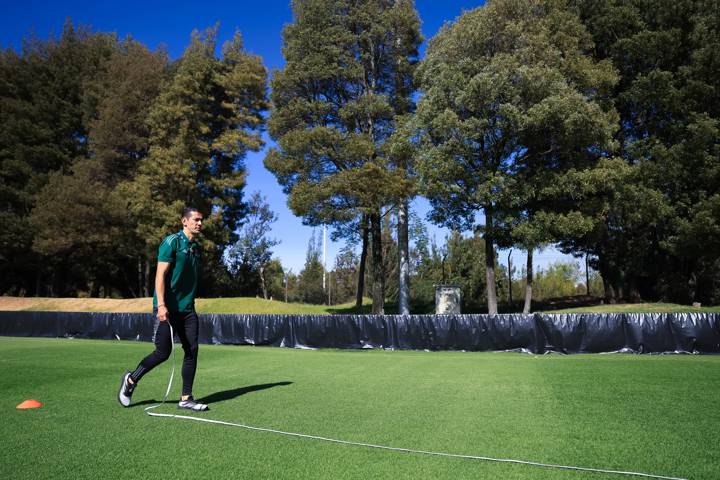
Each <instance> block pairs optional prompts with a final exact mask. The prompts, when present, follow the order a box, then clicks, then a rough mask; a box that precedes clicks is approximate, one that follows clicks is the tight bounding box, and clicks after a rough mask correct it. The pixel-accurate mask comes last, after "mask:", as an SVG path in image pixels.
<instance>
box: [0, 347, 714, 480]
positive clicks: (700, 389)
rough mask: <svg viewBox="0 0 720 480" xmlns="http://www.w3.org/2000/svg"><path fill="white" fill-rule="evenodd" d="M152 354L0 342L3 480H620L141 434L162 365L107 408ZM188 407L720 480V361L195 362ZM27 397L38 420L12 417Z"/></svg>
mask: <svg viewBox="0 0 720 480" xmlns="http://www.w3.org/2000/svg"><path fill="white" fill-rule="evenodd" d="M150 349H151V345H150V344H149V343H139V342H138V343H136V342H129V341H128V342H115V341H113V342H110V341H94V340H66V339H37V338H30V339H28V338H7V337H0V371H2V376H0V409H2V412H3V413H2V416H1V417H0V425H1V426H0V429H1V431H2V433H3V435H2V438H3V440H4V442H3V448H2V449H0V476H1V478H12V479H33V480H36V479H43V478H73V479H85V478H87V479H97V478H148V479H149V478H188V479H216V478H228V479H229V478H248V479H263V478H267V479H275V478H290V479H298V478H307V479H315V478H323V479H338V478H343V479H345V478H357V479H368V478H372V479H376V478H379V479H417V478H452V479H456V478H486V479H491V478H501V479H503V480H511V479H578V480H579V479H585V478H588V479H598V480H601V479H613V478H627V477H618V476H613V475H603V474H590V473H576V472H568V471H559V470H544V469H538V468H535V467H529V466H518V465H505V464H497V463H487V462H480V461H472V460H462V459H450V458H438V457H429V456H420V455H415V454H407V453H395V452H384V451H377V450H369V449H365V448H359V447H350V446H342V445H334V444H327V443H321V442H318V441H314V440H306V439H298V438H289V437H283V436H278V435H274V434H268V433H258V432H251V431H247V430H243V429H239V428H232V427H223V426H217V425H208V424H200V423H194V422H187V421H179V420H172V419H162V418H151V417H148V416H145V415H144V414H143V410H142V407H143V406H146V405H148V404H149V402H152V401H154V400H159V399H160V398H161V396H162V393H163V392H164V389H165V386H166V382H167V377H168V373H169V368H168V366H167V364H166V365H163V366H161V367H158V369H156V370H155V371H153V372H151V373H150V374H148V376H146V377H145V379H144V380H143V381H142V383H141V384H140V386H139V387H138V389H137V390H136V393H135V397H134V401H135V402H137V403H138V405H137V406H133V407H131V408H122V407H120V405H119V404H118V403H117V400H116V398H115V395H116V388H117V384H118V381H119V377H120V374H121V372H122V371H123V369H126V368H130V367H134V364H135V363H136V362H137V361H138V360H139V359H140V358H141V357H142V356H144V355H145V354H147V353H149V351H150ZM178 361H179V359H178ZM178 392H179V387H178V386H177V384H176V388H175V390H174V392H173V394H172V395H171V396H172V399H173V400H177V398H178ZM195 394H196V397H199V398H203V397H205V398H207V400H208V401H209V402H210V407H211V411H210V412H207V413H206V414H205V416H206V417H207V418H212V419H218V420H225V421H230V422H240V423H247V424H251V425H255V426H262V427H269V428H275V429H282V430H289V431H294V432H305V433H310V434H315V435H322V436H328V437H335V438H340V439H346V440H353V441H360V442H370V443H377V444H387V445H392V446H398V447H407V448H414V449H423V450H434V451H444V452H452V453H461V454H471V455H485V456H495V457H511V458H518V459H526V460H534V461H540V462H549V463H561V464H567V465H580V466H589V467H601V468H603V467H604V468H610V469H622V470H633V471H640V472H647V473H654V474H660V475H668V476H679V477H686V478H692V479H711V478H718V472H720V452H719V451H718V445H720V428H718V427H719V426H720V408H718V398H720V356H675V355H668V356H633V355H574V356H561V355H545V356H534V355H527V354H518V353H467V352H414V351H394V352H391V351H338V350H318V351H308V350H293V349H281V348H268V347H233V346H209V345H202V346H201V350H200V364H199V369H198V375H197V381H196V388H195ZM27 398H34V399H36V400H39V401H41V402H44V403H45V406H44V407H42V408H41V409H38V410H28V411H22V410H16V409H15V406H16V405H17V404H19V403H20V402H21V401H22V400H24V399H27ZM160 411H163V412H175V411H176V410H175V408H174V406H172V405H168V406H163V407H162V408H161V409H160Z"/></svg>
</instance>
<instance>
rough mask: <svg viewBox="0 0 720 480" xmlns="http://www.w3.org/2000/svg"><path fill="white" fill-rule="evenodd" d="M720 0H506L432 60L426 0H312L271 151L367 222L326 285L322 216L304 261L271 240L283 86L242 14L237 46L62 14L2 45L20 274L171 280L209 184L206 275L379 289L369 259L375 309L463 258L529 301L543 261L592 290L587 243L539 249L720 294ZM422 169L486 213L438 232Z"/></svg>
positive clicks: (140, 282)
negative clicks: (248, 159) (170, 46)
mask: <svg viewBox="0 0 720 480" xmlns="http://www.w3.org/2000/svg"><path fill="white" fill-rule="evenodd" d="M713 7H714V4H713V3H712V2H707V1H706V0H684V1H680V2H671V1H670V0H662V1H661V2H660V3H657V2H656V3H655V4H653V5H652V8H648V5H647V2H645V1H643V0H607V1H603V2H585V1H577V0H493V1H490V2H488V3H487V4H486V5H485V6H483V7H481V8H478V9H475V10H472V11H469V12H466V13H464V14H463V15H461V16H460V17H459V18H458V19H457V21H455V22H454V23H451V24H449V25H447V26H446V27H444V28H443V29H442V30H441V31H440V33H439V34H438V35H437V36H436V37H435V38H434V39H432V40H431V42H430V46H429V48H428V50H427V56H426V58H425V59H424V60H423V62H422V65H421V66H420V68H419V69H418V70H417V71H416V69H415V63H416V61H417V60H418V53H417V49H418V45H419V43H420V41H421V37H420V33H419V19H418V16H417V12H416V11H415V9H414V5H413V3H412V1H410V0H398V1H391V0H363V1H355V0H352V1H351V0H299V1H297V2H293V14H294V18H293V22H292V23H291V24H289V25H288V26H287V27H286V28H285V30H284V32H283V42H284V44H283V53H284V55H285V58H286V60H287V62H286V64H285V66H284V67H283V68H282V69H281V70H280V71H278V72H276V74H275V75H274V77H273V81H272V101H273V108H272V113H271V115H270V119H269V128H270V133H271V135H272V136H273V138H275V139H276V140H277V147H276V148H274V149H271V150H270V151H269V153H268V155H267V157H266V159H265V165H266V166H267V168H269V169H270V170H271V171H272V172H273V173H274V174H275V175H276V177H277V179H278V181H279V182H280V184H281V185H282V186H283V188H284V189H285V192H286V193H287V194H288V196H289V197H288V200H289V205H290V207H291V209H292V210H293V212H295V213H296V214H298V215H300V216H302V217H303V221H304V222H305V223H306V224H308V225H317V226H319V225H321V224H326V225H328V226H330V227H331V229H332V230H333V236H334V237H335V238H342V239H344V240H346V241H347V242H348V244H349V245H357V246H358V247H359V248H358V252H357V255H355V254H354V253H352V252H351V251H345V252H343V254H342V255H341V256H340V257H338V259H337V261H336V265H335V267H334V269H333V271H332V272H328V277H327V285H329V288H330V291H329V292H328V291H324V292H323V291H312V289H313V288H320V290H322V273H323V272H322V265H321V264H320V262H319V257H318V254H317V251H318V246H317V243H318V242H317V240H316V239H313V240H312V242H311V245H312V246H311V248H309V250H308V263H307V264H306V266H305V268H304V269H303V271H302V272H301V274H299V275H294V274H293V273H292V272H289V271H287V272H286V271H285V270H284V269H283V268H282V265H281V264H280V263H279V261H277V260H271V259H270V256H269V253H268V252H269V251H270V248H271V247H272V245H271V244H272V242H271V241H270V243H265V244H264V245H260V244H261V243H262V239H263V238H265V239H267V237H263V236H262V235H261V234H260V233H258V232H261V231H264V232H267V228H268V225H269V224H270V223H271V220H270V217H272V215H265V216H264V217H263V213H262V211H263V208H262V207H261V206H258V208H257V209H256V210H253V207H251V206H248V205H247V203H246V201H245V199H244V198H243V190H244V187H245V180H244V177H245V169H244V164H243V159H244V157H245V155H246V153H247V152H248V151H257V150H259V149H260V148H262V140H261V137H260V132H261V129H262V127H263V122H264V120H263V116H262V113H263V111H264V110H265V109H266V108H267V102H266V96H265V93H266V72H265V69H264V67H263V66H262V63H261V61H260V59H259V58H257V57H255V56H252V55H249V54H248V53H247V52H245V51H244V49H243V47H242V41H241V38H240V36H239V34H238V35H236V36H235V38H234V39H233V40H232V41H230V42H228V43H227V44H226V46H225V47H224V48H223V50H222V54H221V55H219V56H218V55H216V54H215V50H216V34H217V29H209V30H207V31H206V32H204V33H198V32H195V33H194V34H193V37H192V40H191V44H190V46H189V47H188V49H187V50H186V51H185V53H184V54H183V56H182V57H181V58H179V59H177V60H176V61H173V62H170V61H169V60H168V58H167V55H166V54H165V53H164V52H162V51H157V52H151V51H149V50H148V49H147V48H146V47H145V46H143V45H142V44H141V43H139V42H137V41H135V40H133V39H132V38H130V37H128V38H125V39H118V38H117V37H116V36H115V35H112V34H106V33H97V32H92V31H91V30H89V29H87V28H76V27H74V26H73V25H72V24H71V23H69V22H68V24H67V25H66V26H65V28H64V30H63V32H62V34H61V36H60V37H59V38H51V39H49V40H47V41H41V40H37V39H33V40H28V41H26V42H25V44H24V46H23V49H22V51H20V52H16V51H14V50H9V49H8V50H3V51H1V52H0V219H1V220H2V221H3V225H4V228H3V229H2V231H0V294H16V295H76V294H79V295H92V296H98V295H105V296H108V295H121V296H140V295H149V294H150V290H151V288H152V276H153V272H152V268H153V265H152V262H151V260H152V259H153V257H154V255H155V250H156V248H157V243H158V242H159V241H160V239H161V238H162V237H163V236H164V235H166V234H167V233H169V232H171V231H173V230H176V229H177V228H178V221H177V220H178V217H179V214H180V208H181V207H182V206H183V205H185V204H187V203H193V204H195V205H196V206H198V207H199V208H201V209H202V210H203V211H204V213H205V214H206V216H207V223H206V231H205V235H204V236H203V242H204V244H203V247H204V253H205V259H204V261H203V269H204V270H203V272H202V275H203V282H201V286H202V291H201V294H202V295H230V294H237V293H238V290H239V283H242V284H243V285H244V286H243V287H242V288H243V289H246V290H243V292H247V294H253V293H254V294H258V295H259V294H262V295H263V296H264V297H268V298H269V297H273V298H276V299H277V298H285V296H286V292H287V297H288V299H299V298H302V299H303V300H305V301H315V302H322V303H324V302H327V301H330V302H332V303H336V302H338V301H340V299H343V300H344V299H346V298H347V297H348V291H349V288H350V286H351V285H354V288H355V298H356V303H357V304H358V306H359V305H360V304H361V303H362V298H363V292H364V290H365V288H364V284H365V279H366V277H368V276H369V278H368V282H367V283H369V284H370V285H371V286H372V287H371V294H372V296H373V311H375V312H376V313H379V312H382V311H383V309H384V301H385V299H386V298H387V299H388V300H389V301H391V302H392V301H395V300H397V301H398V304H399V310H400V312H403V313H404V312H406V311H407V307H408V299H410V300H412V302H413V304H414V305H418V304H421V303H423V302H426V301H431V299H432V298H433V295H432V293H433V292H432V289H433V285H434V284H435V283H442V282H455V283H460V284H461V287H462V289H463V299H464V303H465V306H466V308H470V309H472V310H473V311H479V310H481V309H482V308H481V307H480V305H479V303H480V302H485V303H486V306H487V310H488V311H489V312H491V313H492V312H495V311H497V303H498V298H504V294H503V292H504V289H505V288H508V287H510V286H512V287H513V291H514V292H517V291H518V290H517V288H519V287H520V286H522V287H523V288H525V289H526V302H525V308H526V310H530V306H531V305H530V300H531V298H532V295H533V294H532V285H533V284H535V293H536V295H535V296H536V297H546V296H548V295H553V294H552V293H549V292H565V291H567V292H570V291H571V290H572V289H571V288H569V287H567V286H568V285H569V275H570V274H569V273H568V270H567V269H566V268H565V267H562V268H560V267H556V266H553V267H552V268H549V269H546V270H545V271H542V272H540V273H538V275H536V276H535V275H533V270H534V269H533V251H534V250H535V249H536V248H538V247H540V246H542V245H546V244H553V243H555V244H558V245H559V246H560V247H561V248H562V249H563V251H565V252H567V253H572V254H573V255H575V256H582V257H586V256H587V257H588V258H589V263H590V264H591V265H592V266H593V268H594V269H596V270H598V271H599V272H600V273H601V274H602V277H601V279H602V282H604V285H603V288H602V290H604V292H605V294H606V295H607V297H608V299H609V300H610V301H616V300H619V299H640V298H645V299H651V300H655V299H667V300H674V301H681V302H687V303H689V302H691V301H701V302H703V303H718V302H719V301H720V273H718V272H720V241H719V240H718V238H720V220H719V219H720V173H719V172H720V140H719V139H720V120H719V118H720V117H719V115H720V93H719V92H720V84H718V81H719V80H718V75H717V71H718V66H720V61H718V55H717V52H718V51H720V33H718V30H719V28H718V27H719V25H720V14H719V13H718V9H717V8H713ZM417 87H419V88H420V92H419V93H420V95H418V92H415V91H414V89H415V88H417ZM416 99H420V103H419V106H418V108H417V111H414V104H413V103H414V100H416ZM418 194H421V195H426V196H427V197H428V198H429V199H430V201H431V205H432V207H433V211H432V213H431V220H433V221H435V222H437V223H439V224H442V225H445V226H448V227H450V228H452V229H454V230H457V231H464V232H472V234H471V235H470V236H467V233H466V234H465V235H462V234H460V233H457V232H456V233H453V234H452V235H450V236H449V237H448V239H447V240H446V241H445V243H444V244H443V245H440V246H438V245H436V244H435V243H434V241H433V242H430V241H429V240H428V238H427V235H426V233H423V231H422V230H423V229H422V228H414V227H413V220H412V219H413V217H412V212H409V211H408V209H407V204H408V202H409V200H410V199H411V198H412V197H413V195H418ZM251 203H252V202H251ZM255 203H257V204H258V205H262V203H263V201H261V200H258V201H257V202H255ZM265 206H266V204H265ZM253 212H256V213H257V217H256V218H255V219H254V220H253V219H249V220H248V221H247V222H246V223H243V219H244V218H245V216H246V215H248V213H250V214H251V217H252V215H254V213H253ZM266 213H267V212H266ZM263 218H264V220H263ZM238 235H240V237H243V238H245V239H246V240H247V242H246V244H247V245H245V244H243V242H242V241H238ZM410 239H413V240H414V243H413V242H410ZM253 242H255V243H253ZM230 245H235V246H236V247H237V248H236V250H235V253H233V254H230V255H227V256H226V252H227V248H228V246H230ZM255 246H259V250H258V252H260V253H258V254H257V255H254V254H253V255H251V254H250V253H248V252H251V251H252V250H253V249H254V247H255ZM246 247H247V248H246ZM511 247H512V248H521V249H524V250H526V251H528V253H529V254H528V264H527V265H526V267H525V272H524V274H525V277H526V278H525V279H524V280H523V281H521V282H520V283H516V284H515V285H512V284H513V282H515V281H514V280H513V279H512V278H510V279H508V278H507V277H506V275H505V272H503V271H502V267H500V266H499V265H498V262H497V259H496V249H497V248H511ZM479 249H482V250H479ZM240 252H243V253H240ZM251 253H252V252H251ZM367 257H370V258H371V262H370V264H369V265H368V266H367V268H366V266H365V264H366V261H365V259H366V258H367ZM231 258H232V259H234V262H235V263H234V264H233V263H232V262H227V261H226V260H227V259H231ZM251 258H252V260H250V259H251ZM258 258H260V260H257V261H256V259H258ZM229 264H232V265H233V268H235V267H237V269H236V270H235V274H236V275H235V277H233V274H232V271H231V269H230V268H229ZM243 265H244V266H243ZM318 265H319V269H318ZM243 268H245V269H246V270H247V272H248V273H247V275H245V276H244V277H243V276H242V275H240V276H238V275H237V272H238V271H240V270H242V269H243ZM352 272H354V275H357V277H356V280H355V281H354V282H353V281H351V280H350V275H351V274H352ZM261 273H262V274H261ZM240 277H243V278H246V279H247V281H246V282H245V281H244V280H243V281H240V280H239V278H240ZM533 277H535V278H536V281H535V282H533V281H532V280H533ZM552 279H559V280H558V281H557V282H556V283H557V285H556V286H553V287H548V286H547V285H550V284H551V283H552V281H554V280H552ZM551 280H552V281H551ZM583 281H584V282H586V283H588V282H587V280H583ZM599 281H600V277H598V276H595V277H593V278H592V279H591V282H589V283H592V284H593V288H592V290H593V291H592V292H591V293H593V294H598V293H600V292H599V291H600V290H601V289H600V288H599V286H598V285H597V282H599ZM238 282H239V283H238ZM243 282H244V283H243ZM576 283H577V282H576ZM408 284H410V285H411V288H410V289H409V290H408ZM521 284H522V285H521ZM558 285H561V286H558ZM508 289H509V288H508ZM333 292H334V293H333ZM408 292H409V293H410V295H409V296H408V295H407V293H408ZM328 293H329V294H330V295H328ZM328 297H329V299H328Z"/></svg>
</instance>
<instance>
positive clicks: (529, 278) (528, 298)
mask: <svg viewBox="0 0 720 480" xmlns="http://www.w3.org/2000/svg"><path fill="white" fill-rule="evenodd" d="M525 273H526V280H525V281H526V283H525V305H524V306H523V313H530V310H531V308H532V284H533V248H532V247H530V248H528V251H527V271H526V272H525Z"/></svg>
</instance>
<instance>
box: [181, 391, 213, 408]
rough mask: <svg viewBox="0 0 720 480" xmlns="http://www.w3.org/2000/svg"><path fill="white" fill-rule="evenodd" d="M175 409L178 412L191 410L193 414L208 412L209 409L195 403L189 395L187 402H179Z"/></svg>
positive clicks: (202, 404)
mask: <svg viewBox="0 0 720 480" xmlns="http://www.w3.org/2000/svg"><path fill="white" fill-rule="evenodd" d="M177 407H178V409H180V410H192V411H193V412H204V411H207V410H210V408H209V407H208V406H207V405H205V404H204V403H200V402H196V401H195V399H194V398H193V397H192V395H190V396H189V397H188V398H187V400H180V402H179V403H178V406H177Z"/></svg>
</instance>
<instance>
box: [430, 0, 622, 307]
mask: <svg viewBox="0 0 720 480" xmlns="http://www.w3.org/2000/svg"><path fill="white" fill-rule="evenodd" d="M564 6H565V4H564V2H562V1H544V2H518V1H514V0H507V1H506V0H496V1H493V2H490V3H488V4H487V5H485V6H484V7H481V8H477V9H475V10H472V11H469V12H466V13H464V14H463V15H462V16H461V17H459V18H458V20H457V21H456V22H455V23H454V24H453V25H451V26H448V27H446V28H444V29H443V30H442V31H441V32H440V33H439V34H438V35H437V36H436V37H435V38H433V39H432V40H431V42H430V46H429V48H428V52H427V56H426V58H425V59H423V61H422V63H421V65H420V68H419V70H418V78H419V84H420V88H421V90H422V91H423V93H424V96H423V97H422V99H421V101H420V102H419V104H418V111H417V115H416V122H417V126H418V128H419V129H420V135H421V141H422V143H423V147H425V146H426V148H423V149H422V153H421V154H420V157H419V159H418V170H419V172H420V181H421V184H422V188H423V190H422V191H423V192H424V193H425V194H426V195H427V196H428V198H429V199H430V202H431V204H432V206H433V212H432V214H431V216H432V218H433V220H434V221H436V222H438V223H440V224H443V225H446V226H449V227H452V228H457V229H460V230H475V229H478V230H480V231H482V234H483V238H484V239H485V242H484V248H485V256H484V257H485V262H486V263H485V270H486V286H487V302H488V311H489V312H490V313H497V295H496V290H495V283H496V277H495V264H496V260H495V250H494V249H495V246H496V245H500V246H506V247H509V246H512V245H521V246H523V247H524V248H526V249H527V250H528V251H529V252H530V256H529V258H532V257H531V254H532V250H533V249H534V248H536V247H537V246H538V245H539V244H541V243H544V242H548V241H554V240H556V239H557V238H558V237H561V236H562V237H564V236H568V235H570V234H573V233H575V232H576V231H580V232H582V231H585V230H587V228H589V226H588V224H589V222H582V218H581V216H580V215H579V214H578V212H576V211H575V210H574V209H573V207H574V204H573V203H572V202H567V198H568V197H572V196H573V194H574V193H575V192H573V191H558V186H557V184H556V183H555V180H556V179H557V178H560V177H562V176H564V174H565V173H566V172H567V171H568V170H570V169H584V168H588V167H591V166H592V164H593V162H594V161H596V159H597V158H598V157H599V156H600V155H602V154H603V152H604V151H605V149H606V148H607V147H608V146H609V140H610V136H611V133H612V128H613V120H614V115H613V112H612V109H611V108H610V107H609V106H607V105H604V104H603V103H602V102H601V101H596V100H602V96H603V95H604V94H605V92H607V91H608V89H609V87H611V86H612V85H613V82H614V80H615V73H614V71H613V70H612V67H611V65H610V64H609V63H608V62H595V61H593V60H592V59H591V58H590V57H589V56H588V55H586V53H585V50H586V49H587V48H588V46H589V45H590V39H589V35H588V34H587V33H585V30H584V28H583V26H582V24H581V23H580V19H579V18H578V17H577V16H576V15H574V14H572V13H571V12H568V11H566V10H565V8H564ZM546 187H552V188H546ZM480 211H482V214H483V217H484V222H482V223H479V222H478V218H477V215H478V214H479V212H480ZM560 226H563V227H565V228H560ZM531 271H532V270H531V269H528V273H530V274H531Z"/></svg>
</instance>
